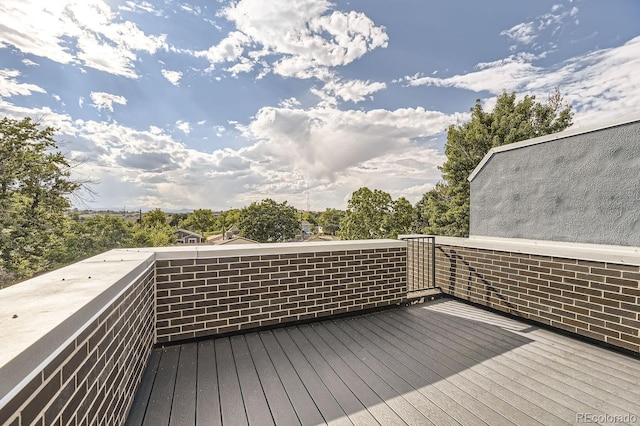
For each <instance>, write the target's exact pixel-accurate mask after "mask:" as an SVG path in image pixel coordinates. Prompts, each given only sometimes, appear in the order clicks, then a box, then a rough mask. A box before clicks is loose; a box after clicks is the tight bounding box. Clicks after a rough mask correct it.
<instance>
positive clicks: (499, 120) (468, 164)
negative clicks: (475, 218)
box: [417, 91, 573, 237]
mask: <svg viewBox="0 0 640 426" xmlns="http://www.w3.org/2000/svg"><path fill="white" fill-rule="evenodd" d="M572 117H573V113H572V111H571V107H570V106H569V105H567V104H566V103H565V102H564V101H563V99H562V96H561V95H560V93H559V92H558V91H556V92H555V93H553V94H552V95H551V96H550V97H549V98H548V99H547V101H546V102H545V103H539V102H536V101H535V96H525V97H524V98H523V99H522V100H520V101H518V102H516V94H515V93H510V94H509V93H506V92H505V93H502V94H501V95H500V96H498V98H497V101H496V105H495V107H494V109H493V111H484V109H483V108H482V104H481V102H480V100H477V101H476V104H475V106H474V107H473V108H471V120H470V121H469V122H467V123H464V124H460V125H453V126H450V127H449V130H448V133H447V143H446V145H445V154H446V156H447V160H446V161H445V163H444V165H443V166H442V167H441V168H440V169H441V170H442V177H443V179H444V182H442V183H440V184H438V185H436V187H435V188H434V189H432V190H431V191H429V192H427V193H426V194H424V196H423V198H422V200H421V201H420V202H419V203H418V205H417V207H418V214H419V220H418V222H419V223H421V224H422V226H423V229H422V231H423V232H424V233H427V234H436V235H449V236H459V237H462V236H467V235H469V199H470V185H469V181H468V177H469V176H470V175H471V173H472V172H473V170H474V169H475V167H476V166H477V165H478V164H479V163H480V161H481V160H482V158H483V157H484V156H485V155H486V154H487V153H488V152H489V150H490V149H491V148H493V147H497V146H501V145H506V144H510V143H513V142H518V141H522V140H526V139H530V138H535V137H538V136H543V135H546V134H550V133H555V132H559V131H561V130H564V129H566V128H567V127H569V126H570V125H571V124H572V121H571V120H572Z"/></svg>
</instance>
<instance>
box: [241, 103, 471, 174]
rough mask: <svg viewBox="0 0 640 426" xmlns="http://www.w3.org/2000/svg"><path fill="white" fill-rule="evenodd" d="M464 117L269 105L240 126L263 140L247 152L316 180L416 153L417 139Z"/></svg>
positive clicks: (267, 165) (410, 111)
mask: <svg viewBox="0 0 640 426" xmlns="http://www.w3.org/2000/svg"><path fill="white" fill-rule="evenodd" d="M460 118H462V116H460V115H453V116H449V115H446V114H443V113H440V112H433V111H426V110H424V109H423V108H404V109H398V110H395V111H387V110H373V111H366V112H365V111H341V110H338V109H335V108H315V109H312V110H308V111H304V110H297V109H287V108H271V107H268V108H262V109H261V110H260V111H259V112H258V113H257V114H256V117H255V119H254V121H253V122H252V123H250V124H249V125H248V126H246V127H242V126H240V127H239V129H240V130H241V131H242V132H243V133H244V135H245V136H247V137H249V138H251V139H254V140H258V141H259V142H258V143H257V144H255V145H254V146H252V147H250V148H247V149H245V150H241V153H242V154H243V155H244V156H246V157H247V158H251V159H252V160H254V161H256V162H257V163H259V164H260V166H259V167H264V168H266V169H268V170H269V171H272V172H273V171H278V170H280V171H289V170H291V169H295V170H298V171H300V172H301V173H303V174H304V175H305V176H308V177H310V178H312V179H314V180H321V181H333V180H335V179H336V178H337V176H338V175H342V174H345V173H347V174H348V173H349V170H351V169H353V168H355V167H358V166H359V165H360V164H362V163H364V162H367V161H370V160H372V159H375V158H379V157H383V156H385V155H390V154H391V153H393V154H394V155H401V154H403V153H406V152H408V151H412V150H413V149H414V148H415V147H416V142H415V141H416V139H417V138H423V137H426V136H430V135H435V134H438V133H440V132H443V131H444V130H445V129H446V127H447V126H448V125H449V124H452V123H454V122H456V120H458V119H460ZM255 167H258V166H255Z"/></svg>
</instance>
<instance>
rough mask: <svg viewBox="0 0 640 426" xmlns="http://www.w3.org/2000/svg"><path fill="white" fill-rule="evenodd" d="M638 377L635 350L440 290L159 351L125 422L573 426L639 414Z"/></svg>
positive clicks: (639, 390) (638, 371) (638, 370)
mask: <svg viewBox="0 0 640 426" xmlns="http://www.w3.org/2000/svg"><path fill="white" fill-rule="evenodd" d="M638 377H640V361H638V360H634V359H631V358H628V357H625V356H623V355H620V354H617V353H614V352H610V351H607V350H605V349H602V348H599V347H596V346H593V345H590V344H587V343H584V342H581V341H578V340H575V339H572V338H569V337H566V336H562V335H559V334H556V333H553V332H551V331H549V330H545V329H540V328H536V327H531V326H529V325H528V324H525V323H522V322H519V321H515V320H512V319H509V318H506V317H503V316H500V315H498V314H495V313H491V312H487V311H485V310H482V309H478V308H475V307H473V306H470V305H467V304H464V303H460V302H458V301H454V300H451V299H440V300H437V301H434V302H430V303H426V304H422V305H414V306H410V307H404V308H398V309H392V310H387V311H383V312H378V313H374V314H368V315H363V316H358V317H351V318H343V319H336V320H326V321H322V322H318V323H313V324H307V325H300V326H290V327H286V328H281V329H276V330H270V331H261V332H254V333H249V334H244V335H238V336H232V337H225V338H218V339H211V340H206V341H201V342H197V343H187V344H183V345H176V346H169V347H165V348H162V349H156V350H155V351H154V352H153V353H152V355H151V358H150V360H149V362H148V365H147V369H146V371H145V373H144V376H143V379H142V383H141V384H140V386H139V389H138V393H137V395H136V398H135V401H134V403H133V407H132V409H131V412H130V414H129V418H128V421H127V423H128V424H131V425H135V424H152V425H163V424H179V425H190V424H202V425H216V424H224V425H241V424H252V425H254V424H255V425H263V424H264V425H269V424H282V425H292V424H305V425H307V424H308V425H317V424H325V423H330V424H367V425H370V424H378V423H379V424H384V425H387V424H409V425H415V424H436V425H447V424H492V425H493V424H527V425H528V424H567V423H575V422H577V421H578V420H579V419H580V416H581V415H586V414H592V415H599V414H609V415H631V416H633V415H636V416H637V415H639V414H640V413H638V412H637V401H639V400H640V387H638ZM632 419H633V417H631V420H632Z"/></svg>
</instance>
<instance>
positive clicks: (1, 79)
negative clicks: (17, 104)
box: [0, 69, 47, 98]
mask: <svg viewBox="0 0 640 426" xmlns="http://www.w3.org/2000/svg"><path fill="white" fill-rule="evenodd" d="M17 77H20V71H18V70H8V69H0V97H2V98H10V97H11V96H16V95H18V96H29V95H31V94H32V93H34V92H37V93H47V91H46V90H44V89H43V88H42V87H40V86H38V85H35V84H30V83H19V82H18V80H17Z"/></svg>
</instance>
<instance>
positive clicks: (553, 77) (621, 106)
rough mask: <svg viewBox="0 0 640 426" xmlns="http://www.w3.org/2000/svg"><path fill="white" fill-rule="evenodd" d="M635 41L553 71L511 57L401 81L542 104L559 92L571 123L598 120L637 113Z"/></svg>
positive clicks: (639, 86)
mask: <svg viewBox="0 0 640 426" xmlns="http://www.w3.org/2000/svg"><path fill="white" fill-rule="evenodd" d="M639 51H640V37H636V38H634V39H631V40H629V41H628V42H627V43H625V44H624V45H622V46H618V47H614V48H610V49H601V50H596V51H594V52H591V53H588V54H586V55H584V56H579V57H576V58H572V59H570V60H567V61H565V62H564V63H562V64H559V65H558V66H557V67H556V68H555V69H542V68H539V67H536V66H535V65H533V63H532V62H533V61H535V59H536V57H535V56H531V55H512V56H510V57H509V58H507V59H505V60H502V61H496V62H491V63H485V64H479V65H478V67H477V68H478V71H474V72H470V73H467V74H461V75H456V76H453V77H448V78H434V77H420V76H409V77H405V81H407V82H408V83H409V84H410V85H413V86H418V85H432V86H445V87H457V88H462V89H468V90H473V91H476V92H481V91H489V92H490V93H492V94H494V95H497V94H499V93H501V92H502V91H503V90H506V91H515V92H520V93H527V94H533V95H536V96H538V97H539V98H540V99H544V98H545V97H546V96H547V95H548V94H549V93H552V92H553V91H554V90H555V89H559V90H560V91H561V93H562V94H563V95H564V97H565V99H566V100H567V101H568V102H569V103H571V104H572V105H573V108H574V110H575V112H576V120H575V122H576V124H579V123H581V122H588V121H589V120H596V121H602V120H606V119H608V118H614V117H616V116H623V115H625V114H629V113H631V112H633V111H637V105H640V74H638V69H640V56H639V55H638V52H639Z"/></svg>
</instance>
